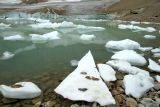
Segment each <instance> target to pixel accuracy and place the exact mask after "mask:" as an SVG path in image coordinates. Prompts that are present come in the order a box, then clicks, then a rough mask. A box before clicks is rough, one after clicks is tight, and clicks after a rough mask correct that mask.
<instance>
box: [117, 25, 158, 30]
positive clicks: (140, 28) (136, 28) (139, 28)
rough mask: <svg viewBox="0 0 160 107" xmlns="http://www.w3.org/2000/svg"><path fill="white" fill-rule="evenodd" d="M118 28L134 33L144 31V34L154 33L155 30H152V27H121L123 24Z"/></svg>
mask: <svg viewBox="0 0 160 107" xmlns="http://www.w3.org/2000/svg"><path fill="white" fill-rule="evenodd" d="M118 28H119V29H131V30H136V31H146V32H154V31H156V29H155V28H153V27H147V28H143V27H139V26H134V25H123V24H120V25H118Z"/></svg>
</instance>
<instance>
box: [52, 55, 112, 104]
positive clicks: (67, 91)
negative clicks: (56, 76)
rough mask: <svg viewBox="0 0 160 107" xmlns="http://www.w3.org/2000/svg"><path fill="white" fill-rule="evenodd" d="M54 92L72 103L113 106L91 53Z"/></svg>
mask: <svg viewBox="0 0 160 107" xmlns="http://www.w3.org/2000/svg"><path fill="white" fill-rule="evenodd" d="M55 92H56V93H58V94H60V95H62V96H63V97H64V98H68V99H70V100H74V101H82V100H83V101H88V102H98V103H99V104H100V105H102V106H105V105H110V104H115V100H114V98H113V97H112V95H111V93H110V91H109V89H108V88H107V86H106V85H105V83H104V82H103V81H102V79H101V78H100V75H99V72H98V70H97V69H96V65H95V62H94V59H93V56H92V54H91V52H88V53H87V54H86V55H85V56H84V57H83V58H82V59H81V60H80V61H79V63H78V67H77V68H76V69H75V70H74V71H73V72H72V73H71V74H69V75H68V76H67V77H66V78H65V79H64V80H63V81H62V83H61V84H60V85H59V86H58V87H57V88H56V89H55ZM95 92H96V93H95Z"/></svg>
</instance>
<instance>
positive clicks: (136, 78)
mask: <svg viewBox="0 0 160 107" xmlns="http://www.w3.org/2000/svg"><path fill="white" fill-rule="evenodd" d="M123 82H124V87H125V93H126V94H127V95H132V96H133V97H134V98H137V99H138V98H140V97H142V95H143V94H144V93H145V92H147V91H149V89H150V88H152V87H154V80H153V78H152V77H150V76H146V75H143V74H142V73H138V74H137V75H126V76H125V77H124V79H123Z"/></svg>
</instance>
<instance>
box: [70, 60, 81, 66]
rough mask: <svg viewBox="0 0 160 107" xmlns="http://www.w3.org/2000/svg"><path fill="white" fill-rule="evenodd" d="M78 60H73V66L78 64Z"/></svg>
mask: <svg viewBox="0 0 160 107" xmlns="http://www.w3.org/2000/svg"><path fill="white" fill-rule="evenodd" d="M78 62H79V61H77V60H71V61H70V63H71V66H73V67H75V66H78Z"/></svg>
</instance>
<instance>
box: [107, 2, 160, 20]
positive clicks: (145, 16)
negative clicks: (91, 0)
mask: <svg viewBox="0 0 160 107" xmlns="http://www.w3.org/2000/svg"><path fill="white" fill-rule="evenodd" d="M105 11H106V13H109V14H111V13H115V14H117V15H118V17H116V19H121V20H135V21H150V22H160V0H120V2H117V3H116V4H113V5H112V6H110V7H108V8H105Z"/></svg>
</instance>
